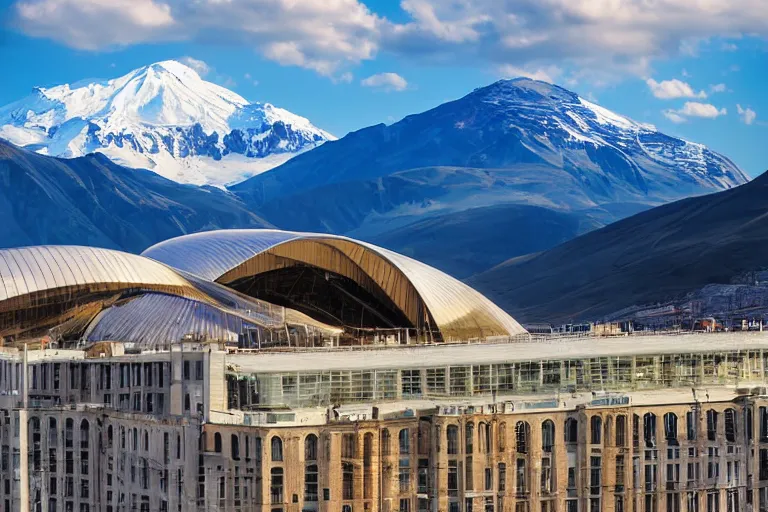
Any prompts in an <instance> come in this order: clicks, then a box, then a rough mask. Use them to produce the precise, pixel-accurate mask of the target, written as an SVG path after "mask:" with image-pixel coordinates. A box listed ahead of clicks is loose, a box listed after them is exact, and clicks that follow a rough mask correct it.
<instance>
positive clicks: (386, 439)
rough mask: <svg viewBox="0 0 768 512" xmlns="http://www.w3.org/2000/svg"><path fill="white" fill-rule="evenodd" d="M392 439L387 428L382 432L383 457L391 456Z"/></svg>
mask: <svg viewBox="0 0 768 512" xmlns="http://www.w3.org/2000/svg"><path fill="white" fill-rule="evenodd" d="M390 437H391V436H390V435H389V430H388V429H386V428H385V429H384V430H382V431H381V454H382V455H389V450H390V448H389V445H390V444H391V441H390Z"/></svg>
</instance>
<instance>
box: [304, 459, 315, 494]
mask: <svg viewBox="0 0 768 512" xmlns="http://www.w3.org/2000/svg"><path fill="white" fill-rule="evenodd" d="M317 474H318V473H317V465H315V464H310V465H308V466H307V467H306V469H305V470H304V501H317Z"/></svg>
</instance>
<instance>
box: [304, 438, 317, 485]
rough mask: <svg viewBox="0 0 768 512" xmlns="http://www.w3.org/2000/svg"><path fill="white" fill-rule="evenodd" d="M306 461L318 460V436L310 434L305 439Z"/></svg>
mask: <svg viewBox="0 0 768 512" xmlns="http://www.w3.org/2000/svg"><path fill="white" fill-rule="evenodd" d="M304 460H307V461H314V460H317V436H316V435H315V434H309V435H308V436H307V437H306V438H305V439H304ZM315 491H317V489H315Z"/></svg>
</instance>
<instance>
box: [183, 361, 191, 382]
mask: <svg viewBox="0 0 768 512" xmlns="http://www.w3.org/2000/svg"><path fill="white" fill-rule="evenodd" d="M189 378H190V377H189V361H184V380H189Z"/></svg>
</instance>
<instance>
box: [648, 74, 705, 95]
mask: <svg viewBox="0 0 768 512" xmlns="http://www.w3.org/2000/svg"><path fill="white" fill-rule="evenodd" d="M645 83H646V84H647V85H648V88H649V89H650V90H651V92H652V93H653V95H654V96H656V97H657V98H659V99H663V100H671V99H675V98H706V97H707V93H705V92H704V91H699V92H696V91H694V90H693V87H691V86H690V85H689V84H688V83H686V82H683V81H682V80H678V79H677V78H673V79H672V80H662V81H661V82H657V81H656V80H654V79H653V78H648V79H647V80H646V81H645Z"/></svg>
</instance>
